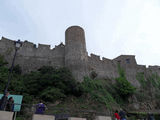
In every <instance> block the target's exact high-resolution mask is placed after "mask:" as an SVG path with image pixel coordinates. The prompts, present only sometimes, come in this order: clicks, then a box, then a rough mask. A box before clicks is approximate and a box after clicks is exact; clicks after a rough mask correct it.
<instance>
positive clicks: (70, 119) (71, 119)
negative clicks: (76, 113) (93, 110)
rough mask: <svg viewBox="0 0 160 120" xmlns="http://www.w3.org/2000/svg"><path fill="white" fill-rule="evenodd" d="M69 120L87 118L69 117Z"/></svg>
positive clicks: (84, 119) (83, 119)
mask: <svg viewBox="0 0 160 120" xmlns="http://www.w3.org/2000/svg"><path fill="white" fill-rule="evenodd" d="M68 120H87V119H86V118H76V117H69V118H68Z"/></svg>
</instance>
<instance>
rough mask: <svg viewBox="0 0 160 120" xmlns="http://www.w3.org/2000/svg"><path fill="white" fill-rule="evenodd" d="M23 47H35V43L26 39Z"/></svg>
mask: <svg viewBox="0 0 160 120" xmlns="http://www.w3.org/2000/svg"><path fill="white" fill-rule="evenodd" d="M22 47H25V48H35V44H33V43H32V42H28V41H24V42H22Z"/></svg>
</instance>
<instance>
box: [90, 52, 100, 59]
mask: <svg viewBox="0 0 160 120" xmlns="http://www.w3.org/2000/svg"><path fill="white" fill-rule="evenodd" d="M90 56H91V59H93V60H99V61H100V60H101V59H100V56H98V55H95V54H92V53H91V54H90Z"/></svg>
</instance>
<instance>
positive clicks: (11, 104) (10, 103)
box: [6, 97, 14, 111]
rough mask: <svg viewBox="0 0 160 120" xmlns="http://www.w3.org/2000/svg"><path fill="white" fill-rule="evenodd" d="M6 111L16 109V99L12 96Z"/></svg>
mask: <svg viewBox="0 0 160 120" xmlns="http://www.w3.org/2000/svg"><path fill="white" fill-rule="evenodd" d="M6 111H14V99H13V97H10V98H9V99H8V101H7V105H6Z"/></svg>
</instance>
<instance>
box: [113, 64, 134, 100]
mask: <svg viewBox="0 0 160 120" xmlns="http://www.w3.org/2000/svg"><path fill="white" fill-rule="evenodd" d="M118 71H119V77H118V78H117V79H116V84H115V89H116V91H117V93H118V94H119V95H120V96H121V97H122V98H123V99H127V98H128V97H129V96H131V95H133V94H134V92H135V90H136V88H135V87H134V86H132V85H131V83H130V82H128V81H127V79H126V76H125V72H124V70H123V69H122V68H121V67H120V65H118Z"/></svg>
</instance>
